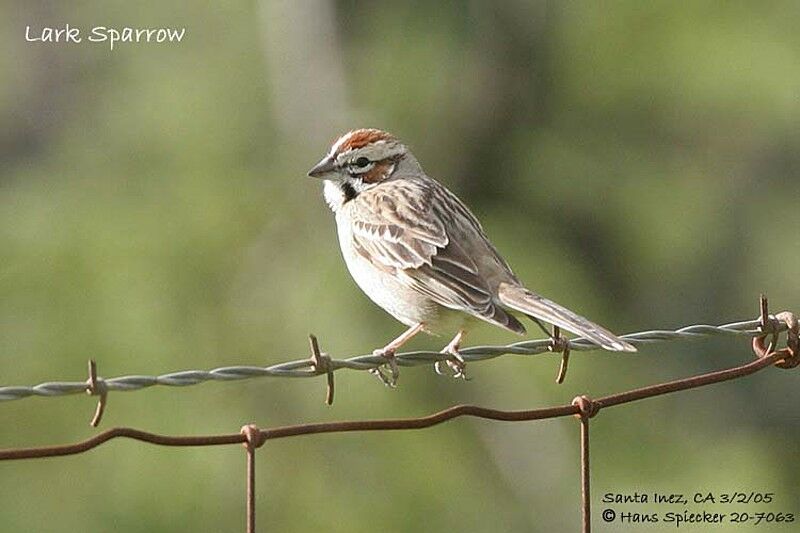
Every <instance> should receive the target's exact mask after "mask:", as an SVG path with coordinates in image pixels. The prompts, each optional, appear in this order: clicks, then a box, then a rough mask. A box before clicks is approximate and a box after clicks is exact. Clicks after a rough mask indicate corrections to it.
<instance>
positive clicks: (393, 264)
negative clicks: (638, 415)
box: [308, 129, 636, 385]
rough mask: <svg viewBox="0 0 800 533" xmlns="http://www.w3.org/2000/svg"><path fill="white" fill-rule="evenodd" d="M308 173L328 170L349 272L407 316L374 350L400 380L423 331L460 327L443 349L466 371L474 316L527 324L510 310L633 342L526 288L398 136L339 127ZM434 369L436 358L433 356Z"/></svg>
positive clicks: (626, 347)
mask: <svg viewBox="0 0 800 533" xmlns="http://www.w3.org/2000/svg"><path fill="white" fill-rule="evenodd" d="M308 175H309V176H313V177H315V178H322V179H324V180H325V200H326V201H327V202H328V205H330V207H331V209H332V210H333V212H334V213H335V214H336V226H337V228H338V233H339V244H340V246H341V249H342V255H343V256H344V260H345V262H346V263H347V268H348V269H349V270H350V274H351V275H352V276H353V279H354V280H355V281H356V283H357V284H358V286H359V287H361V289H362V290H363V291H364V292H365V293H366V294H367V296H369V297H370V299H372V301H374V302H375V303H376V304H378V305H379V306H381V307H382V308H384V309H385V310H386V311H387V312H388V313H389V314H391V315H392V316H393V317H395V318H396V319H397V320H399V321H400V322H402V323H403V324H406V325H407V326H409V329H408V330H407V331H405V332H404V333H403V334H402V335H400V336H399V337H397V338H396V339H394V340H393V341H392V342H390V343H389V344H387V345H386V346H385V347H384V348H382V349H381V350H376V352H375V353H376V354H379V355H382V356H383V357H385V358H386V359H387V361H388V363H389V364H390V367H391V369H392V375H391V377H387V376H384V375H383V373H381V372H380V371H378V372H377V373H378V375H379V376H380V377H382V378H383V379H384V381H385V382H386V383H388V384H392V385H393V384H394V383H396V381H397V374H398V371H397V365H396V363H395V362H394V354H395V352H396V351H397V349H399V348H400V347H401V346H402V345H403V344H405V343H406V342H407V341H408V340H409V339H411V338H412V337H413V336H414V335H416V334H417V333H419V332H420V331H426V332H428V333H434V334H439V333H452V332H457V333H456V335H455V337H453V340H452V341H450V343H449V344H448V345H447V347H445V348H444V350H442V352H443V353H448V354H450V355H451V356H452V358H451V359H449V360H448V361H447V363H448V365H450V367H451V368H452V369H453V370H454V372H455V373H456V375H457V376H462V377H463V369H464V365H463V360H462V359H461V358H460V356H459V355H458V349H459V346H460V344H461V341H462V339H463V337H464V334H465V332H466V329H467V328H468V327H469V325H470V324H471V323H472V322H475V321H476V319H480V320H484V321H486V322H490V323H492V324H495V325H497V326H500V327H503V328H505V329H508V330H511V331H513V332H515V333H519V334H523V333H525V328H524V327H523V325H522V324H521V323H520V322H519V320H517V318H515V317H514V315H513V314H511V312H510V311H516V312H519V313H522V314H524V315H526V316H528V317H529V318H531V319H532V320H534V321H536V322H537V323H538V322H539V320H543V321H546V322H549V323H551V324H553V325H556V326H559V327H560V328H563V329H565V330H567V331H571V332H573V333H576V334H578V335H581V336H583V337H585V338H587V339H588V340H590V341H592V342H594V343H596V344H598V345H600V346H602V347H603V348H605V349H607V350H613V351H625V352H633V351H636V348H634V347H633V346H631V345H630V344H628V343H627V342H625V341H624V340H622V339H620V338H619V337H617V336H616V335H614V334H613V333H611V332H609V331H608V330H606V329H605V328H603V327H601V326H598V325H597V324H595V323H593V322H590V321H589V320H587V319H585V318H583V317H582V316H579V315H577V314H575V313H573V312H572V311H570V310H569V309H566V308H564V307H562V306H560V305H558V304H557V303H555V302H552V301H550V300H548V299H546V298H543V297H541V296H539V295H538V294H535V293H533V292H531V291H530V290H528V289H526V288H525V287H524V286H523V285H522V283H521V282H520V281H519V279H517V277H516V276H515V275H514V273H513V272H512V271H511V268H510V267H509V266H508V264H507V263H506V262H505V260H504V259H503V258H502V257H501V256H500V254H499V252H498V251H497V250H496V249H495V247H494V246H493V245H492V243H491V242H489V239H488V238H487V237H486V235H485V234H484V232H483V229H482V228H481V225H480V223H479V222H478V220H477V219H476V218H475V215H473V214H472V212H470V210H469V209H468V208H467V206H465V205H464V204H463V203H462V202H461V200H459V199H458V198H457V197H456V196H455V195H454V194H453V193H451V192H450V191H449V190H447V189H446V188H445V187H444V186H443V185H442V184H440V183H439V182H438V181H436V180H434V179H433V178H430V177H429V176H427V175H426V174H425V172H424V171H423V170H422V167H421V166H420V164H419V163H418V162H417V160H416V158H414V155H413V154H412V153H411V152H410V151H409V150H408V148H407V147H406V146H405V145H404V144H402V143H401V142H400V141H398V140H397V139H396V138H395V137H394V136H392V135H390V134H388V133H386V132H384V131H381V130H376V129H360V130H355V131H351V132H349V133H346V134H344V135H342V136H341V137H339V139H338V140H336V142H334V143H333V146H331V149H330V151H329V152H328V154H327V155H326V156H325V157H324V158H322V160H321V161H320V162H319V163H318V164H317V165H316V166H314V168H312V169H311V170H310V171H309V172H308ZM437 371H439V366H438V365H437Z"/></svg>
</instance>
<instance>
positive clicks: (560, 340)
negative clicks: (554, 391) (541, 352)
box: [547, 326, 570, 385]
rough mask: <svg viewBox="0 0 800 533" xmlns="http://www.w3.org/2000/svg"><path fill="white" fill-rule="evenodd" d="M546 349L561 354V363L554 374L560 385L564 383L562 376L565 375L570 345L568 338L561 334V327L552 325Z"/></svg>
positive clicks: (564, 376)
mask: <svg viewBox="0 0 800 533" xmlns="http://www.w3.org/2000/svg"><path fill="white" fill-rule="evenodd" d="M547 349H548V351H551V352H553V353H560V354H561V364H560V365H559V366H558V375H557V376H556V383H558V384H559V385H561V384H562V383H564V378H566V377H567V365H568V364H569V353H570V345H569V339H568V338H566V337H564V336H563V335H562V334H561V328H560V327H558V326H553V336H552V338H551V339H550V346H548V348H547Z"/></svg>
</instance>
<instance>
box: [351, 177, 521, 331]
mask: <svg viewBox="0 0 800 533" xmlns="http://www.w3.org/2000/svg"><path fill="white" fill-rule="evenodd" d="M451 198H454V197H453V196H452V195H451V194H450V193H449V192H447V191H446V190H445V189H444V188H443V187H441V186H440V185H439V184H438V183H436V182H433V181H430V182H429V181H428V180H425V181H422V180H402V181H400V180H398V181H388V182H384V183H382V184H380V185H379V186H376V187H375V188H373V189H370V190H368V191H365V192H363V193H361V194H360V195H359V196H358V197H357V198H355V199H354V200H352V202H353V203H354V205H352V206H350V207H351V209H350V215H351V219H352V228H353V240H354V242H353V244H354V247H355V249H356V251H357V252H358V253H360V254H361V255H362V256H363V257H364V258H365V259H367V260H369V261H370V262H372V263H373V264H374V265H375V266H377V267H378V268H381V269H383V270H386V271H387V272H392V273H394V274H395V275H397V277H398V279H401V280H402V281H405V282H406V283H407V284H408V286H409V287H411V288H413V289H414V290H416V291H419V292H420V293H422V294H424V295H426V296H428V297H429V298H431V299H432V300H434V301H435V302H437V303H439V304H441V305H443V306H445V307H448V308H451V309H457V310H462V311H465V312H467V313H470V314H473V315H476V316H478V317H480V318H483V319H484V320H488V321H490V322H494V323H497V324H499V325H501V326H503V327H507V328H509V329H512V330H513V331H517V332H521V331H524V329H523V328H522V326H521V324H519V322H517V321H516V320H515V319H514V318H513V317H511V316H509V315H507V314H506V313H505V311H503V310H502V308H500V307H499V306H496V305H495V303H494V301H493V297H492V290H491V288H490V287H489V286H488V285H487V283H486V281H485V280H484V279H483V278H482V277H481V275H480V272H479V270H478V267H477V265H476V264H475V261H473V259H472V258H471V257H470V256H469V254H468V252H467V251H466V250H465V249H464V248H463V247H462V246H461V245H460V244H459V243H458V241H457V240H451V238H450V235H448V232H447V227H448V226H449V225H451V224H454V223H458V224H461V225H463V224H467V226H468V227H470V229H472V227H471V226H472V225H473V224H476V225H477V221H475V220H474V217H472V215H471V214H469V216H470V217H471V219H470V220H460V221H455V220H453V217H459V216H462V215H461V214H460V209H461V208H463V209H465V210H466V208H465V207H463V204H460V202H459V206H458V208H454V207H453V206H451V205H449V204H450V203H451V202H452V200H451ZM456 201H458V200H457V199H456ZM355 202H358V204H355ZM453 209H455V211H453ZM467 213H469V212H468V211H467ZM475 229H477V231H478V232H479V233H480V235H479V238H482V239H485V237H484V236H483V234H482V231H481V230H480V226H477V228H475ZM492 251H493V248H492ZM501 261H502V260H501Z"/></svg>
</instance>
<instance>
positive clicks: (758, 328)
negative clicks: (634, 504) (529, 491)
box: [0, 296, 800, 533]
mask: <svg viewBox="0 0 800 533" xmlns="http://www.w3.org/2000/svg"><path fill="white" fill-rule="evenodd" d="M783 332H786V333H787V339H786V347H784V348H781V349H777V344H778V340H779V339H778V337H779V334H781V333H783ZM709 335H737V336H745V337H750V338H752V341H751V344H752V349H753V352H754V353H755V355H756V359H755V360H753V361H751V362H748V363H745V364H742V365H739V366H735V367H732V368H728V369H724V370H719V371H716V372H710V373H705V374H700V375H695V376H691V377H688V378H684V379H679V380H675V381H670V382H666V383H659V384H655V385H650V386H647V387H643V388H639V389H634V390H630V391H626V392H621V393H617V394H612V395H609V396H604V397H602V398H597V399H591V398H589V397H588V396H585V395H581V396H577V397H576V398H575V399H574V400H573V401H572V403H571V404H567V405H559V406H553V407H546V408H540V409H532V410H524V411H503V410H496V409H489V408H485V407H479V406H474V405H456V406H453V407H450V408H448V409H445V410H443V411H439V412H436V413H433V414H431V415H428V416H423V417H418V418H400V419H384V420H351V421H340V422H326V423H311V424H298V425H292V426H283V427H274V428H267V429H261V428H258V427H257V426H255V425H253V424H248V425H245V426H243V427H242V428H241V430H240V431H239V432H238V433H229V434H218V435H199V436H172V435H161V434H155V433H148V432H146V431H142V430H139V429H134V428H127V427H118V428H113V429H110V430H107V431H104V432H102V433H99V434H97V435H95V436H94V437H91V438H89V439H87V440H84V441H81V442H76V443H72V444H65V445H56V446H44V447H31V448H12V449H0V460H18V459H32V458H43V457H57V456H65V455H75V454H79V453H84V452H87V451H89V450H91V449H93V448H96V447H98V446H100V445H102V444H104V443H106V442H108V441H110V440H112V439H115V438H120V437H125V438H129V439H133V440H136V441H140V442H146V443H150V444H158V445H162V446H221V445H231V444H242V445H243V446H244V447H245V450H246V455H247V468H246V488H247V490H246V509H247V525H246V531H248V533H253V532H255V471H256V470H255V468H256V467H255V464H256V463H255V450H256V449H258V448H260V447H261V446H263V445H264V443H265V442H267V441H268V440H273V439H279V438H287V437H296V436H300V435H313V434H320V433H341V432H351V431H388V430H410V429H424V428H429V427H432V426H435V425H438V424H441V423H443V422H446V421H448V420H452V419H455V418H458V417H462V416H471V417H477V418H483V419H488V420H498V421H506V422H521V421H532V420H544V419H549V418H558V417H565V416H575V417H577V418H578V419H579V420H580V442H581V501H582V531H583V532H584V533H589V532H590V531H591V500H590V485H589V481H590V468H589V420H590V419H591V418H592V417H594V416H595V415H597V413H598V412H599V411H600V410H601V409H605V408H608V407H613V406H616V405H622V404H626V403H630V402H634V401H638V400H643V399H645V398H651V397H654V396H660V395H663V394H668V393H672V392H678V391H684V390H689V389H694V388H698V387H703V386H706V385H711V384H714V383H720V382H723V381H729V380H733V379H738V378H742V377H745V376H748V375H751V374H754V373H755V372H758V371H760V370H763V369H764V368H767V367H770V366H777V367H779V368H783V369H790V368H794V367H796V366H798V365H799V364H800V335H799V334H798V321H797V318H796V317H795V315H794V314H793V313H791V312H787V311H784V312H782V313H778V314H776V315H770V314H769V312H768V309H767V300H766V298H764V297H763V296H762V297H761V308H760V316H759V318H758V319H757V320H751V321H744V322H735V323H731V324H725V325H721V326H708V325H695V326H688V327H685V328H681V329H679V330H676V331H666V330H653V331H645V332H641V333H633V334H630V335H623V338H624V339H626V340H628V341H629V342H632V343H633V344H647V343H653V342H661V341H669V340H678V339H692V338H700V337H706V336H709ZM768 339H769V342H768V341H767V340H768ZM597 348H598V347H597V346H595V345H593V344H591V343H589V342H588V341H586V340H584V339H574V340H567V339H564V338H563V337H560V335H559V334H558V332H556V335H555V338H554V339H549V340H540V341H524V342H519V343H515V344H510V345H507V346H478V347H474V348H465V349H464V350H462V351H461V353H462V354H463V356H464V359H465V361H482V360H486V359H492V358H495V357H498V356H500V355H504V354H524V355H535V354H539V353H544V352H547V351H550V352H553V351H558V352H561V354H562V365H561V369H560V370H559V379H560V380H563V377H564V373H565V372H566V364H567V360H568V357H569V353H570V350H581V351H582V350H591V349H597ZM311 351H312V356H311V358H310V359H306V360H298V361H291V362H287V363H283V364H280V365H274V366H270V367H264V368H261V367H251V366H235V367H225V368H218V369H214V370H210V371H199V370H189V371H183V372H174V373H171V374H165V375H162V376H124V377H119V378H111V379H102V378H99V377H98V376H97V368H96V365H95V364H94V362H90V365H89V374H90V375H89V378H88V379H87V381H86V382H51V383H42V384H40V385H35V386H32V387H2V388H0V400H15V399H21V398H25V397H29V396H34V395H38V396H62V395H67V394H76V393H79V392H88V393H90V394H93V395H98V396H100V397H101V401H100V402H99V403H98V409H97V411H96V413H95V417H94V419H93V425H96V424H97V423H99V420H100V417H101V416H102V411H103V409H104V406H105V398H106V395H107V392H108V391H109V390H121V391H124V390H127V391H130V390H139V389H142V388H145V387H150V386H153V385H167V386H186V385H194V384H197V383H202V382H204V381H213V380H223V381H229V380H236V379H248V378H252V377H261V376H286V377H309V376H316V375H321V374H325V375H326V376H327V380H328V394H327V397H326V399H327V401H328V403H330V402H331V401H332V399H333V372H334V371H335V370H339V369H342V368H349V369H357V370H370V369H373V368H377V367H378V366H380V365H382V364H385V363H386V361H385V359H384V358H382V357H377V356H358V357H352V358H349V359H344V360H334V359H330V358H328V357H327V356H326V355H325V354H323V353H321V352H320V350H319V346H318V344H317V341H316V339H315V338H314V337H313V336H312V338H311ZM446 357H447V356H445V355H443V354H440V353H437V352H409V353H404V354H398V355H397V359H398V360H397V363H398V364H399V365H400V366H414V365H419V364H424V363H431V362H436V361H441V360H443V359H445V358H446Z"/></svg>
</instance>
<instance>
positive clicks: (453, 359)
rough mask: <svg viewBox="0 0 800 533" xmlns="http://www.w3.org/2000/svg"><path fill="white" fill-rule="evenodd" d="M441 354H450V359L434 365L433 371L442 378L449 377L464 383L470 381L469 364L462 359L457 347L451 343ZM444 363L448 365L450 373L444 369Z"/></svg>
mask: <svg viewBox="0 0 800 533" xmlns="http://www.w3.org/2000/svg"><path fill="white" fill-rule="evenodd" d="M440 353H446V354H449V355H450V357H448V358H447V359H445V360H444V361H436V362H435V363H434V364H433V369H434V370H435V371H436V373H437V374H439V375H440V376H448V375H449V376H451V377H453V378H455V379H459V378H460V379H463V380H464V381H469V380H470V378H468V377H467V362H466V361H464V358H463V357H461V354H460V353H458V346H457V345H454V344H453V343H450V344H448V345H447V346H446V347H445V348H444V350H442V351H441V352H440ZM442 363H447V366H448V367H449V368H450V372H446V371H445V370H444V369H443V368H442Z"/></svg>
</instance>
